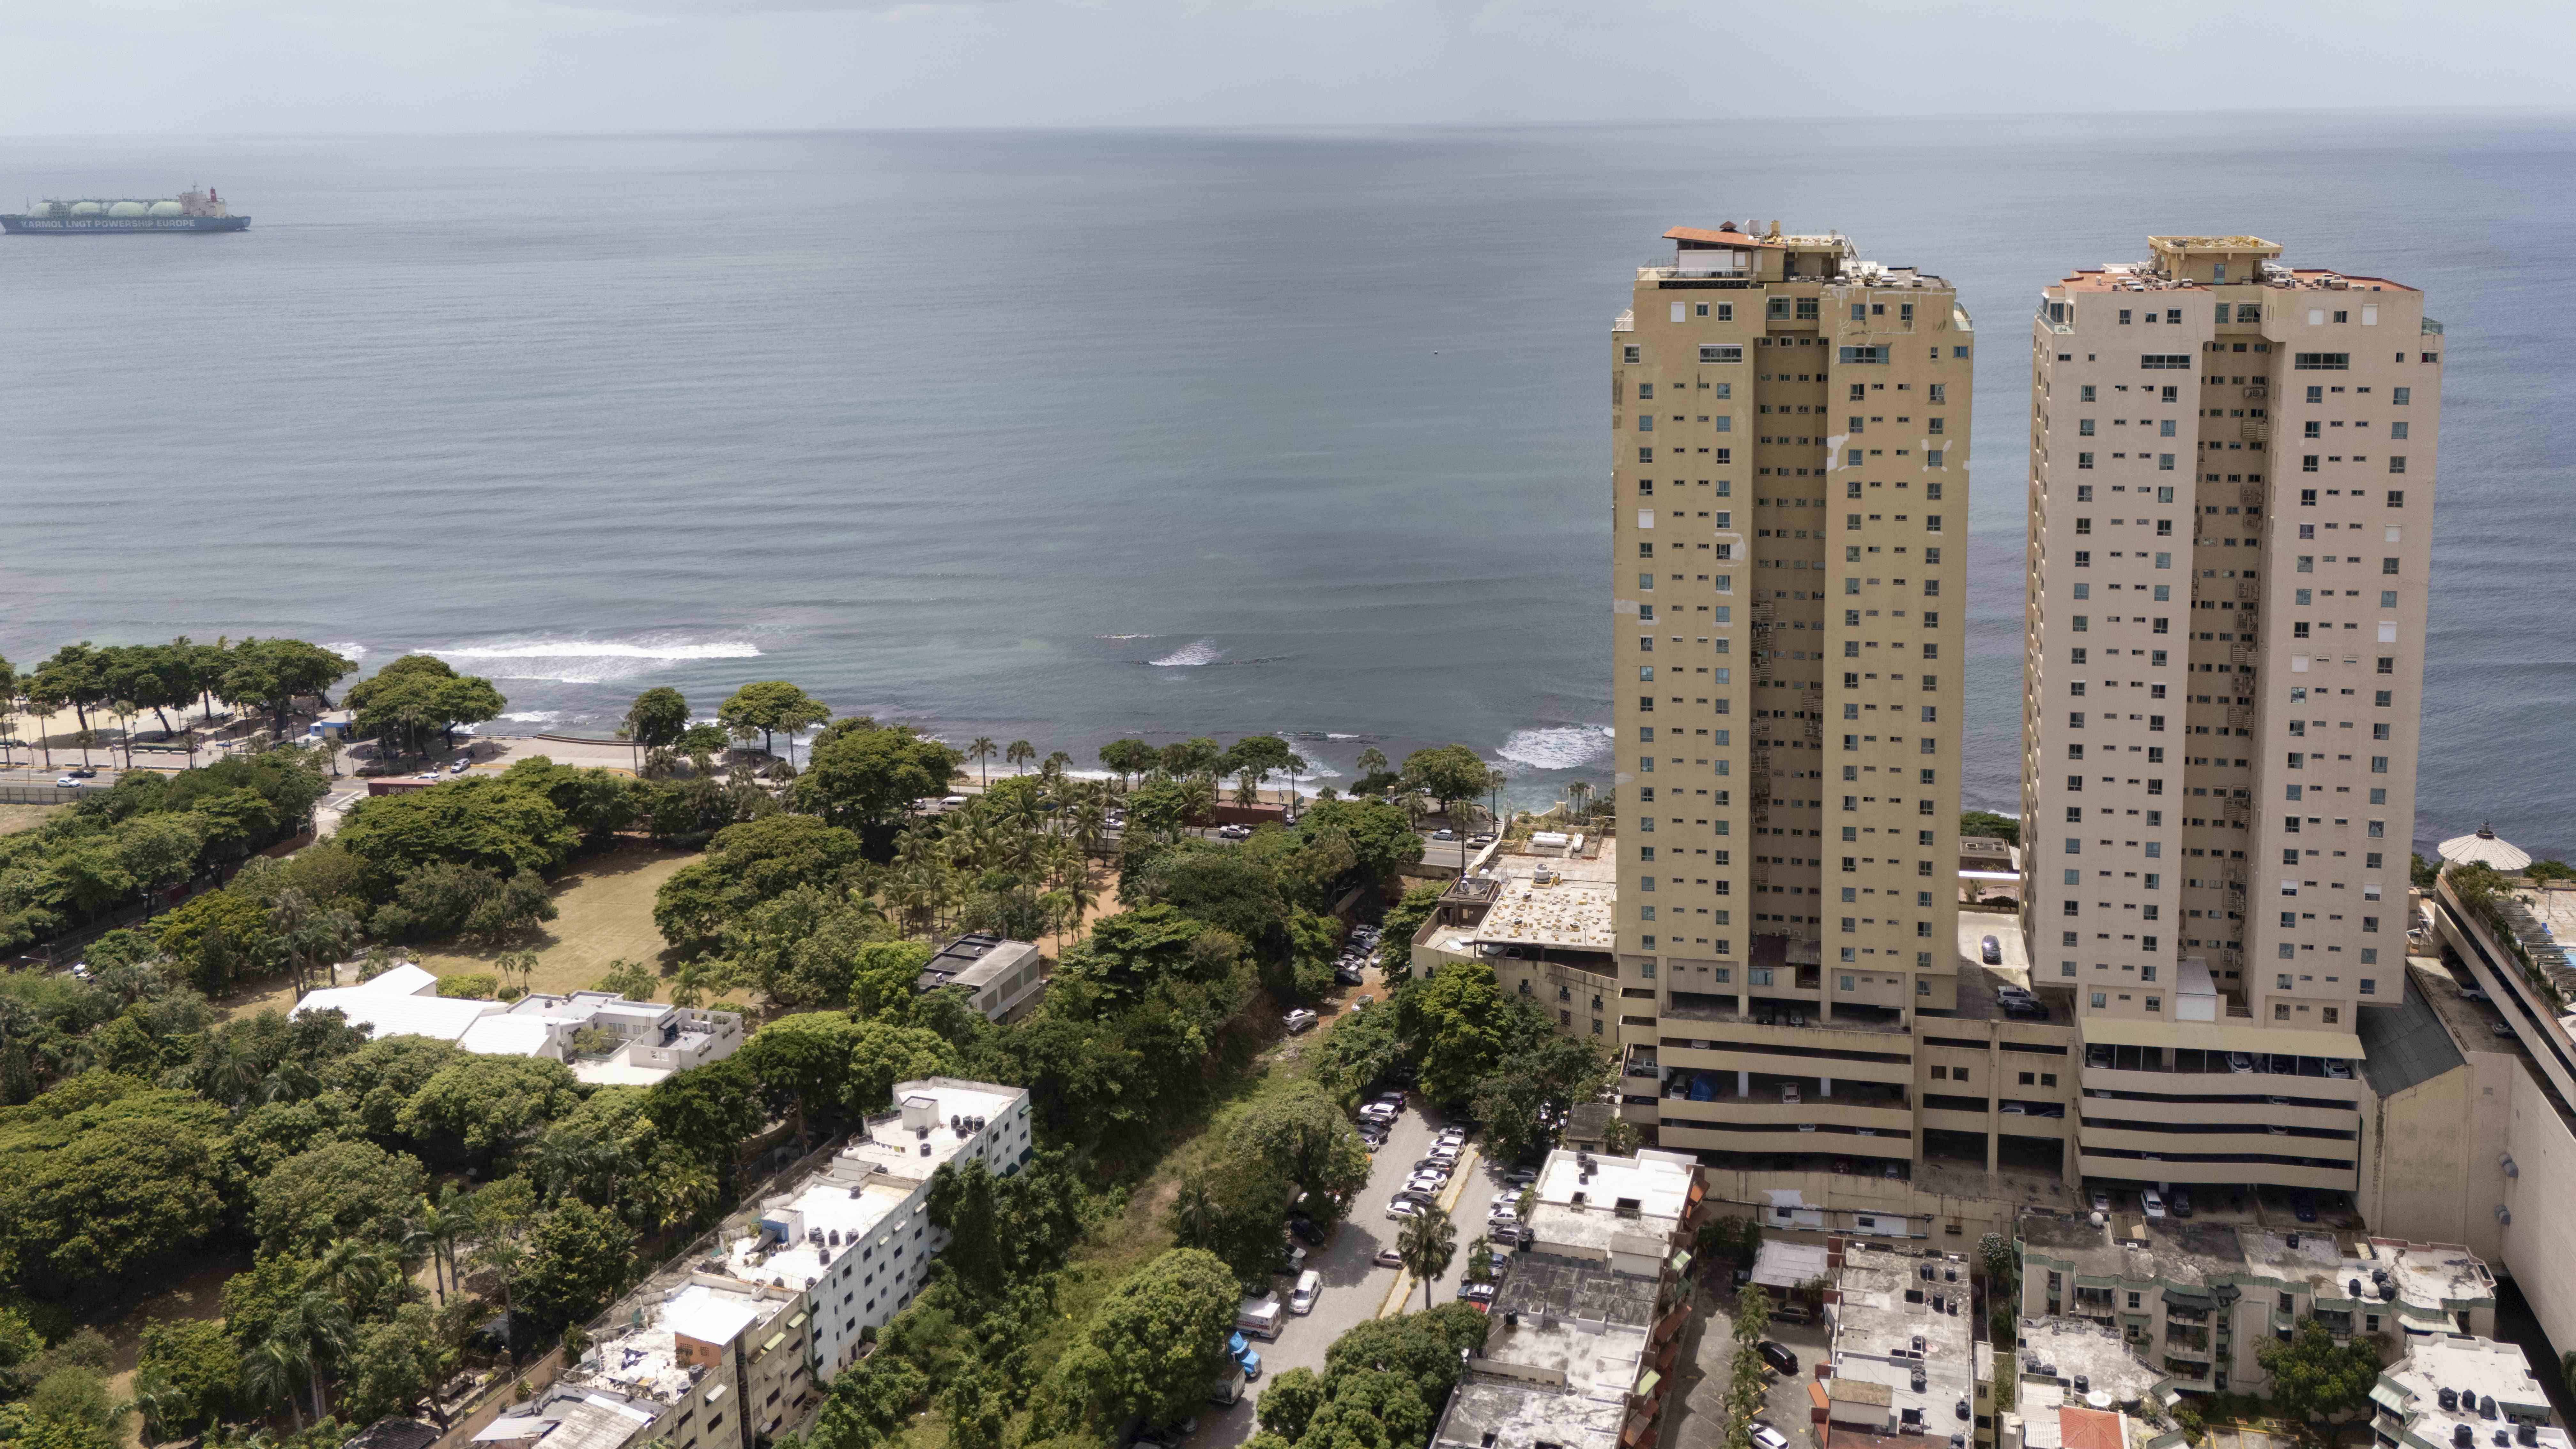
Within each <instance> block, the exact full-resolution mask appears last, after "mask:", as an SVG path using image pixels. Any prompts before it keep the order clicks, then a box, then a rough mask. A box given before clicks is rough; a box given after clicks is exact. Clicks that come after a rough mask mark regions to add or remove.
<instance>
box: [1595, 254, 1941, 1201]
mask: <svg viewBox="0 0 2576 1449" xmlns="http://www.w3.org/2000/svg"><path fill="white" fill-rule="evenodd" d="M1665 235H1666V239H1667V240H1668V241H1669V242H1670V243H1671V244H1672V246H1673V248H1674V250H1673V253H1672V255H1671V259H1670V261H1669V262H1668V263H1666V262H1663V261H1661V260H1659V261H1658V262H1657V263H1655V264H1652V265H1649V266H1645V267H1641V268H1639V269H1638V271H1637V276H1636V283H1635V292H1634V295H1633V307H1632V310H1631V311H1630V312H1629V313H1628V314H1627V315H1625V316H1623V317H1621V318H1620V319H1619V321H1618V322H1617V323H1616V324H1615V326H1614V328H1613V332H1612V336H1611V339H1610V341H1611V359H1610V380H1611V394H1612V400H1611V427H1612V429H1613V433H1614V439H1613V447H1614V450H1615V451H1614V457H1613V464H1614V466H1613V471H1612V492H1613V506H1612V513H1613V519H1612V539H1613V545H1612V548H1613V556H1614V558H1613V569H1614V574H1613V585H1614V587H1613V590H1612V597H1613V599H1614V600H1615V604H1614V607H1615V610H1616V612H1615V614H1614V616H1613V619H1612V629H1613V634H1614V657H1615V659H1616V665H1615V680H1616V686H1617V688H1616V695H1617V700H1616V706H1615V714H1614V717H1615V720H1616V730H1617V736H1618V741H1617V749H1616V759H1617V770H1618V782H1619V790H1620V800H1619V816H1620V828H1619V837H1618V843H1617V848H1618V852H1619V892H1618V928H1617V940H1618V952H1617V971H1618V985H1619V998H1620V1001H1619V1007H1620V1014H1621V1023H1620V1025H1621V1031H1620V1036H1621V1038H1622V1040H1623V1042H1624V1043H1626V1044H1627V1045H1628V1047H1629V1051H1630V1056H1629V1062H1628V1066H1629V1075H1630V1077H1631V1078H1632V1079H1633V1078H1635V1077H1637V1076H1640V1075H1644V1076H1653V1075H1655V1073H1656V1071H1657V1068H1656V1067H1655V1065H1654V1061H1655V1056H1654V1053H1656V1052H1657V1051H1660V1052H1661V1053H1662V1054H1663V1061H1662V1070H1663V1071H1664V1073H1665V1074H1666V1076H1667V1080H1674V1079H1678V1078H1679V1077H1680V1076H1681V1075H1682V1074H1687V1080H1689V1081H1691V1082H1694V1083H1696V1084H1697V1085H1696V1086H1694V1087H1693V1088H1692V1091H1691V1092H1690V1093H1677V1094H1672V1095H1671V1100H1668V1101H1666V1102H1665V1103H1664V1104H1663V1109H1662V1111H1661V1112H1660V1114H1659V1115H1660V1130H1659V1140H1660V1141H1661V1143H1662V1144H1663V1145H1664V1146H1667V1147H1675V1148H1684V1149H1697V1150H1700V1151H1703V1152H1708V1153H1712V1154H1720V1155H1721V1156H1720V1157H1718V1158H1716V1159H1714V1160H1723V1156H1722V1155H1723V1154H1731V1153H1756V1154H1778V1153H1812V1152H1818V1151H1831V1152H1835V1153H1843V1154H1850V1155H1853V1156H1857V1157H1862V1158H1871V1159H1882V1158H1883V1159H1885V1160H1886V1162H1887V1165H1888V1170H1890V1171H1892V1172H1894V1171H1907V1170H1910V1169H1908V1168H1906V1167H1905V1166H1903V1164H1905V1163H1906V1162H1907V1161H1908V1160H1909V1159H1911V1158H1912V1157H1913V1156H1914V1153H1915V1150H1916V1144H1917V1142H1918V1141H1919V1138H1920V1132H1919V1130H1918V1129H1919V1126H1920V1124H1919V1122H1918V1121H1917V1118H1916V1111H1915V1102H1916V1097H1915V1092H1914V1071H1913V1067H1912V1064H1911V1061H1910V1055H1909V1053H1910V1049H1909V1047H1908V1045H1907V1043H1906V1041H1905V1038H1906V1036H1907V1034H1908V1033H1909V1031H1910V1029H1911V1027H1912V1025H1913V1020H1914V1015H1915V1013H1916V1012H1917V1011H1918V1010H1922V1011H1927V1012H1934V1013H1948V1012H1950V1011H1951V1010H1952V1009H1953V1008H1954V1006H1955V1004H1956V1001H1955V991H1956V979H1955V978H1956V971H1957V964H1958V941H1957V933H1958V925H1957V916H1958V912H1957V900H1956V887H1957V877H1956V870H1957V857H1958V842H1957V831H1958V818H1959V799H1958V778H1957V774H1958V763H1959V719H1960V690H1961V677H1960V676H1961V663H1962V659H1961V655H1962V639H1963V629H1962V625H1963V622H1964V619H1963V614H1962V610H1963V608H1964V606H1965V602H1966V601H1965V598H1964V593H1965V588H1964V582H1965V578H1966V557H1965V549H1966V544H1967V538H1966V534H1967V521H1968V499H1967V448H1968V415H1969V412H1968V404H1969V379H1970V376H1971V368H1972V366H1973V361H1974V359H1973V356H1972V348H1973V343H1974V341H1975V339H1974V336H1973V334H1972V333H1971V331H1970V329H1969V323H1968V318H1967V315H1966V314H1965V313H1964V312H1962V311H1961V310H1960V309H1959V307H1958V306H1957V303H1956V299H1955V296H1954V294H1953V292H1952V289H1951V287H1950V285H1949V284H1948V283H1947V282H1944V281H1943V280H1941V279H1940V278H1939V277H1936V276H1930V275H1926V274H1924V273H1921V272H1918V271H1916V270H1914V269H1913V268H1910V267H1888V266H1881V265H1878V264H1876V263H1873V262H1867V261H1863V260H1861V259H1860V258H1859V256H1858V255H1857V254H1856V252H1855V251H1854V250H1853V248H1852V245H1851V243H1850V242H1848V241H1847V240H1845V239H1844V238H1843V237H1841V236H1839V235H1825V236H1783V235H1781V233H1780V230H1779V226H1778V224H1777V223H1773V224H1772V225H1771V226H1770V227H1769V228H1768V229H1767V231H1764V230H1763V229H1760V228H1758V227H1756V226H1754V225H1752V224H1747V225H1746V226H1745V227H1743V228H1742V229H1740V230H1739V229H1738V228H1737V227H1736V226H1735V224H1733V223H1727V224H1725V225H1722V226H1719V227H1715V228H1706V229H1703V228H1695V227H1677V228H1675V229H1674V230H1672V231H1670V232H1668V233H1666V234H1665ZM1641 1068H1642V1071H1641V1070H1640V1069H1641ZM1694 1094H1697V1095H1694ZM1631 1100H1632V1101H1633V1100H1635V1097H1634V1096H1633V1095H1632V1097H1631ZM1646 1100H1647V1101H1650V1102H1651V1101H1653V1100H1654V1099H1653V1098H1651V1097H1649V1098H1646ZM1702 1103H1705V1107H1704V1108H1703V1107H1702V1106H1701V1105H1700V1104H1702ZM1801 1124H1804V1125H1803V1126H1802V1125H1801ZM1820 1130H1821V1131H1824V1132H1828V1133H1831V1134H1833V1135H1831V1136H1830V1137H1822V1138H1820V1137H1817V1136H1800V1135H1795V1134H1799V1133H1801V1132H1805V1133H1810V1134H1812V1133H1816V1132H1818V1131H1820ZM1871 1170H1872V1171H1873V1173H1874V1172H1875V1171H1876V1170H1877V1169H1876V1168H1875V1167H1873V1168H1872V1169H1871Z"/></svg>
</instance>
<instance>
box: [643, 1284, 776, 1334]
mask: <svg viewBox="0 0 2576 1449" xmlns="http://www.w3.org/2000/svg"><path fill="white" fill-rule="evenodd" d="M799 1286H800V1287H801V1286H802V1285H801V1284H800V1285H799ZM777 1307H778V1305H776V1304H774V1303H765V1302H762V1301H761V1300H758V1299H754V1298H751V1297H748V1296H746V1295H744V1294H741V1293H727V1292H724V1291H723V1290H721V1289H717V1288H710V1287H708V1286H707V1285H706V1284H704V1283H692V1284H690V1285H689V1286H688V1287H686V1288H683V1289H681V1290H680V1291H679V1292H678V1293H675V1294H673V1295H672V1297H671V1301H670V1302H668V1303H666V1304H664V1305H662V1322H663V1324H664V1326H666V1327H668V1328H669V1329H670V1330H671V1331H672V1332H673V1333H677V1334H681V1335H684V1336H686V1337H689V1338H694V1339H696V1340H698V1341H699V1342H700V1343H716V1344H722V1343H731V1342H732V1341H733V1339H734V1336H735V1335H736V1334H739V1333H741V1332H742V1331H743V1330H744V1329H746V1328H749V1327H750V1326H751V1325H753V1324H755V1323H760V1322H763V1321H766V1320H767V1319H768V1317H769V1316H770V1313H773V1312H775V1311H776V1310H777ZM764 1309H767V1310H769V1311H768V1312H764V1311H762V1310H764Z"/></svg>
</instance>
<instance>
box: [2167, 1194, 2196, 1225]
mask: <svg viewBox="0 0 2576 1449" xmlns="http://www.w3.org/2000/svg"><path fill="white" fill-rule="evenodd" d="M2165 1211H2167V1212H2169V1213H2172V1214H2173V1215H2174V1216H2175V1217H2178V1218H2187V1217H2190V1216H2191V1192H2190V1190H2189V1189H2187V1188H2180V1187H2178V1188H2175V1189H2174V1190H2173V1196H2171V1197H2169V1198H2166V1199H2165Z"/></svg>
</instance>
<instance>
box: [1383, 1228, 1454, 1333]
mask: <svg viewBox="0 0 2576 1449" xmlns="http://www.w3.org/2000/svg"><path fill="white" fill-rule="evenodd" d="M1395 1252H1396V1256H1397V1257H1400V1258H1402V1259H1403V1260H1404V1271H1406V1272H1408V1273H1410V1274H1412V1275H1413V1276H1414V1277H1416V1278H1419V1279H1421V1280H1422V1306H1423V1307H1424V1308H1425V1309H1428V1308H1430V1307H1431V1282H1432V1280H1433V1279H1435V1278H1438V1277H1439V1276H1440V1275H1441V1274H1443V1273H1446V1272H1448V1271H1449V1260H1450V1259H1451V1258H1454V1257H1456V1256H1458V1226H1457V1224H1455V1223H1452V1222H1451V1221H1449V1214H1448V1213H1446V1212H1443V1211H1442V1210H1441V1208H1440V1206H1439V1204H1437V1203H1424V1204H1423V1205H1422V1211H1421V1212H1420V1213H1418V1214H1416V1215H1414V1216H1413V1217H1410V1218H1407V1219H1405V1222H1404V1230H1403V1231H1402V1232H1400V1233H1397V1234H1396V1235H1395Z"/></svg>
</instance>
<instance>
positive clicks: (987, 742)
mask: <svg viewBox="0 0 2576 1449" xmlns="http://www.w3.org/2000/svg"><path fill="white" fill-rule="evenodd" d="M994 753H995V746H994V744H993V737H992V736H991V735H977V736H976V737H975V743H973V744H971V745H968V746H967V747H966V758H968V759H970V760H973V761H974V762H975V763H976V765H977V766H978V767H979V768H980V769H982V771H983V772H984V787H985V788H986V789H991V788H992V785H993V768H992V766H991V765H990V764H989V763H987V762H988V761H990V760H991V759H992V758H993V755H994Z"/></svg>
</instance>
